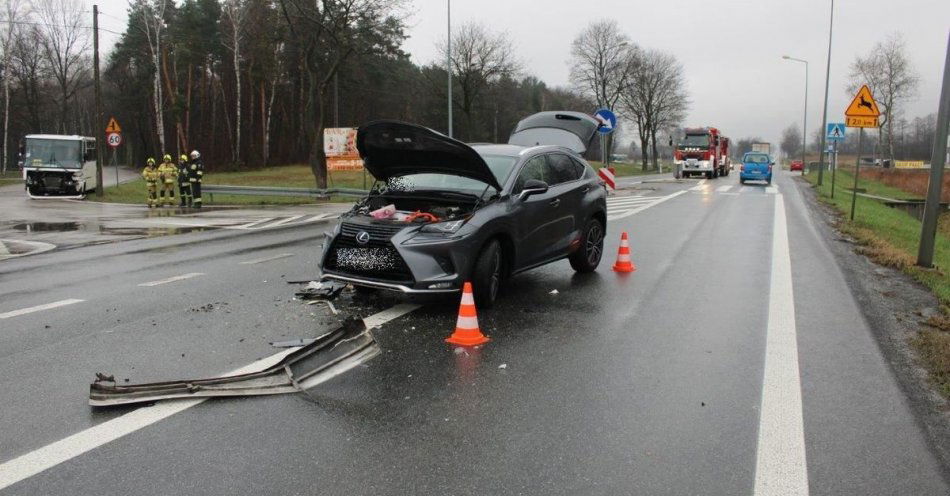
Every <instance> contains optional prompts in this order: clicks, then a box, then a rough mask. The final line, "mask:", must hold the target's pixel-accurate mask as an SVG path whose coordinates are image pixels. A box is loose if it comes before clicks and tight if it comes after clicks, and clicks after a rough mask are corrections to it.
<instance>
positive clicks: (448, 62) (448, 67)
mask: <svg viewBox="0 0 950 496" xmlns="http://www.w3.org/2000/svg"><path fill="white" fill-rule="evenodd" d="M445 9H446V15H445V18H446V23H447V26H448V29H447V31H448V37H447V38H446V39H445V72H446V73H447V74H448V75H449V91H448V94H449V102H448V105H449V138H451V137H452V0H445Z"/></svg>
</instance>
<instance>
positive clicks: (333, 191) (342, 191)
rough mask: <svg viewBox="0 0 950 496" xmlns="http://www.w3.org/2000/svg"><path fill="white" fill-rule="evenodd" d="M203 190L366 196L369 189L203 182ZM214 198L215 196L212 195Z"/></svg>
mask: <svg viewBox="0 0 950 496" xmlns="http://www.w3.org/2000/svg"><path fill="white" fill-rule="evenodd" d="M201 192H202V193H207V194H209V195H213V194H216V193H217V194H219V195H249V196H309V197H314V198H328V197H330V196H358V197H362V196H366V195H367V194H368V193H369V191H366V190H362V189H353V188H326V189H317V188H284V187H277V186H227V185H223V184H203V185H202V186H201ZM212 198H213V197H212Z"/></svg>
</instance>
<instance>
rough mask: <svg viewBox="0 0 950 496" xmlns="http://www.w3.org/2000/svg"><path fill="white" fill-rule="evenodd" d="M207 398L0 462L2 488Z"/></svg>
mask: <svg viewBox="0 0 950 496" xmlns="http://www.w3.org/2000/svg"><path fill="white" fill-rule="evenodd" d="M419 307H420V305H411V304H400V305H396V306H394V307H392V308H390V309H387V310H383V311H382V312H379V313H377V314H375V315H370V316H369V317H366V318H365V319H363V321H364V322H365V323H366V327H379V326H381V325H383V324H385V323H386V322H388V321H390V320H393V319H396V318H398V317H401V316H403V315H406V314H407V313H409V312H412V311H413V310H415V309H417V308H419ZM295 350H297V348H288V349H286V350H283V351H281V352H279V353H276V354H274V355H271V356H269V357H266V358H263V359H261V360H258V361H256V362H254V363H252V364H250V365H248V366H246V367H241V368H239V369H237V370H232V371H231V372H228V373H227V374H224V375H237V374H247V373H250V372H257V371H259V370H263V369H265V368H267V367H270V366H271V365H273V364H275V363H277V362H279V361H280V360H282V359H283V358H284V357H285V356H287V355H289V354H291V353H293V352H294V351H295ZM207 399H208V398H200V399H183V400H164V401H159V402H157V403H155V404H154V405H153V406H146V407H142V408H138V409H136V410H133V411H131V412H129V413H126V414H125V415H122V416H121V417H116V418H114V419H112V420H108V421H106V422H103V423H101V424H98V425H96V426H93V427H90V428H88V429H86V430H84V431H80V432H77V433H76V434H73V435H71V436H69V437H67V438H64V439H61V440H59V441H56V442H53V443H50V444H47V445H46V446H43V447H42V448H39V449H36V450H34V451H31V452H29V453H26V454H24V455H21V456H18V457H17V458H14V459H12V460H10V461H8V462H6V463H3V464H0V490H2V489H5V488H7V487H10V486H11V485H13V484H16V483H17V482H20V481H22V480H24V479H27V478H30V477H32V476H34V475H36V474H38V473H40V472H43V471H45V470H48V469H50V468H52V467H55V466H56V465H59V464H60V463H63V462H65V461H69V460H71V459H73V458H76V457H77V456H79V455H82V454H83V453H87V452H89V451H91V450H93V449H95V448H98V447H99V446H102V445H104V444H107V443H110V442H112V441H115V440H116V439H119V438H121V437H123V436H125V435H127V434H131V433H133V432H135V431H137V430H139V429H142V428H145V427H148V426H150V425H152V424H154V423H156V422H158V421H160V420H163V419H166V418H168V417H171V416H172V415H174V414H176V413H178V412H182V411H184V410H187V409H189V408H191V407H193V406H195V405H199V404H201V403H203V402H204V401H205V400H207Z"/></svg>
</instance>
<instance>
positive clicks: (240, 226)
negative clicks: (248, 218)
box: [233, 217, 276, 229]
mask: <svg viewBox="0 0 950 496" xmlns="http://www.w3.org/2000/svg"><path fill="white" fill-rule="evenodd" d="M275 218H276V217H268V218H266V219H261V220H255V221H254V222H250V223H247V224H241V225H239V226H233V228H235V229H253V228H254V226H257V225H259V224H267V223H268V222H270V221H272V220H274V219H275Z"/></svg>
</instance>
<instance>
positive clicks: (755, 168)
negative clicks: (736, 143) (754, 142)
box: [739, 152, 775, 184]
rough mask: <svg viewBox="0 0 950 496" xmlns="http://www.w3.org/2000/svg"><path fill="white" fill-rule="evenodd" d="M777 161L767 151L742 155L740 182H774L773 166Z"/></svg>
mask: <svg viewBox="0 0 950 496" xmlns="http://www.w3.org/2000/svg"><path fill="white" fill-rule="evenodd" d="M773 165H775V161H774V160H772V157H770V156H769V155H768V154H767V153H761V152H748V153H746V154H745V155H743V156H742V165H741V166H740V167H739V182H740V183H742V184H745V182H746V181H765V182H766V183H768V184H772V166H773Z"/></svg>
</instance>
